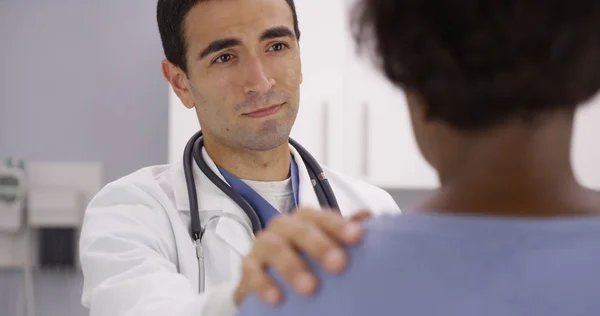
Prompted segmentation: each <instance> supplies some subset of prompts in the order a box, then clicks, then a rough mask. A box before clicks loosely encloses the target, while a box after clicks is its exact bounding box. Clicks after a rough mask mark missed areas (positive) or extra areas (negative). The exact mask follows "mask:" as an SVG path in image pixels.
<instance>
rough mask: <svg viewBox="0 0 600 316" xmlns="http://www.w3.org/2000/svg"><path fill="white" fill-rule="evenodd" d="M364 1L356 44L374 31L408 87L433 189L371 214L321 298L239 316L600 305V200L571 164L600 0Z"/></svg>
mask: <svg viewBox="0 0 600 316" xmlns="http://www.w3.org/2000/svg"><path fill="white" fill-rule="evenodd" d="M360 5H361V6H360V7H359V8H360V11H359V12H360V13H361V14H360V15H359V17H360V18H359V19H358V20H357V21H358V24H357V26H358V28H357V29H358V30H359V32H358V33H357V35H358V36H357V38H358V40H359V43H365V42H367V40H371V39H372V38H370V37H371V36H373V37H374V39H375V40H374V41H373V42H374V49H375V52H376V54H377V55H378V57H379V58H378V60H379V61H380V62H381V64H380V66H381V68H382V69H383V71H384V73H385V75H386V76H387V78H388V79H389V80H390V81H392V82H393V83H394V84H395V85H397V86H398V87H399V88H403V89H404V91H405V92H406V95H407V100H408V106H409V110H410V111H409V112H410V115H411V119H412V123H413V128H414V134H415V137H416V140H417V142H418V144H419V147H420V149H421V152H422V153H423V155H424V157H425V159H426V160H427V161H428V162H429V163H430V164H431V165H432V166H433V167H434V168H435V169H436V170H437V172H438V174H439V178H440V180H441V189H440V190H439V192H437V193H436V194H435V195H434V196H432V197H431V198H430V199H428V200H427V201H425V203H424V204H423V205H421V206H420V207H419V208H417V209H415V210H414V211H415V212H407V211H406V210H404V215H402V216H398V217H390V216H383V217H382V218H379V219H376V220H373V221H370V222H369V223H368V224H365V225H366V229H367V230H366V231H365V238H364V240H363V242H362V243H361V244H360V245H359V246H356V247H352V250H351V251H350V258H349V260H350V263H351V267H350V268H349V269H347V270H346V272H345V273H344V274H343V275H342V276H331V275H329V274H326V273H319V276H320V277H321V278H322V281H321V287H320V292H319V294H318V296H316V297H314V298H313V297H311V298H305V297H299V296H298V295H296V294H295V293H293V292H292V291H287V293H286V295H287V298H286V301H285V303H284V304H283V305H279V306H277V307H268V306H263V305H262V304H259V303H258V302H257V301H256V300H255V299H250V298H249V299H248V300H247V303H246V304H245V305H244V307H243V308H242V309H241V312H240V315H243V316H258V315H261V316H271V315H281V316H294V315H298V316H299V315H328V316H337V315H344V316H353V315H356V316H358V315H361V316H362V315H392V314H393V315H460V316H479V315H487V316H501V315H503V316H504V315H529V316H554V315H556V316H558V315H578V316H583V315H589V316H592V315H600V300H598V293H600V274H599V273H598V267H599V266H600V217H599V216H598V215H600V199H599V197H598V195H597V194H596V193H593V192H590V191H589V190H587V189H585V188H583V187H582V186H581V185H580V184H579V183H578V182H577V180H576V179H575V176H574V174H573V170H572V168H571V161H570V148H571V138H572V130H573V120H574V114H575V111H576V109H577V106H578V105H579V104H582V103H584V102H585V101H587V100H589V99H590V98H591V97H592V96H594V95H595V94H597V93H598V91H599V90H600V71H599V69H600V2H598V1H583V0H581V1H579V0H576V1H569V2H565V1H537V0H520V1H506V0H491V1H441V0H437V1H435V0H434V1H424V0H414V1H409V0H396V1H394V0H363V1H360ZM390 102H391V101H390ZM313 266H314V267H315V268H317V266H316V265H313ZM317 271H320V269H319V268H317ZM274 274H275V275H277V274H278V273H277V271H274Z"/></svg>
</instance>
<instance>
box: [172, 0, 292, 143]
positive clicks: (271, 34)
mask: <svg viewBox="0 0 600 316" xmlns="http://www.w3.org/2000/svg"><path fill="white" fill-rule="evenodd" d="M293 23H294V22H293V17H292V11H291V9H290V7H289V6H288V4H287V3H286V1H284V0H209V1H203V2H200V3H198V4H197V5H196V6H195V7H194V8H193V9H192V10H191V11H190V12H189V13H188V15H187V16H186V19H185V24H184V25H185V40H186V43H187V54H186V58H187V62H188V78H189V81H188V83H186V84H185V85H186V87H187V91H182V93H181V94H182V95H180V97H181V98H182V101H183V103H184V104H186V105H188V106H192V105H194V106H195V108H196V112H197V114H198V119H199V121H200V125H201V126H202V130H203V132H204V133H205V135H209V134H210V135H211V136H213V137H214V138H215V139H218V140H219V142H221V143H223V144H224V145H227V146H231V147H233V148H244V149H250V150H256V151H264V150H270V149H273V148H276V147H278V146H281V145H282V144H284V143H285V142H286V141H287V139H288V137H289V134H290V131H291V129H292V126H293V124H294V121H295V119H296V114H297V113H298V103H299V86H300V83H301V81H302V73H301V65H300V53H299V50H298V43H297V41H296V36H295V34H294V31H293V30H294V24H293ZM184 90H186V89H184ZM184 99H188V101H184Z"/></svg>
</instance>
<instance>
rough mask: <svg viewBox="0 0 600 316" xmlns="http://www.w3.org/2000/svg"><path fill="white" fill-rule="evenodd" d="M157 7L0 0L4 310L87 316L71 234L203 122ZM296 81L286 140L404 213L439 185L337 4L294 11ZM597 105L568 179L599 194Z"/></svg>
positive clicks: (400, 102) (582, 126)
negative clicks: (104, 191) (176, 66)
mask: <svg viewBox="0 0 600 316" xmlns="http://www.w3.org/2000/svg"><path fill="white" fill-rule="evenodd" d="M155 6H156V1H148V0H128V1H122V0H103V1H80V0H54V1H42V0H29V1H19V0H0V70H1V71H0V316H25V315H27V316H33V315H43V316H53V315H61V316H65V315H77V316H79V315H87V311H86V310H85V309H84V308H83V307H81V304H80V295H81V286H82V282H83V281H82V277H81V272H80V270H79V267H78V264H79V263H78V259H77V237H78V231H79V227H80V225H81V220H82V217H83V213H84V211H85V207H86V205H87V203H88V202H89V200H90V198H91V197H93V195H94V194H95V193H96V192H97V191H98V190H99V189H100V188H101V187H102V186H103V185H105V184H106V183H107V182H109V181H113V180H115V179H117V178H119V177H122V176H124V175H126V174H128V173H130V172H133V171H135V170H136V169H139V168H141V167H144V166H147V165H153V164H165V163H170V162H176V161H178V160H179V159H180V157H181V155H182V152H183V146H184V145H185V143H186V142H187V140H188V138H189V136H191V135H192V134H193V133H194V132H195V131H197V130H198V129H199V128H200V127H199V125H198V123H197V121H196V116H195V113H194V112H193V111H192V110H187V109H185V107H183V105H181V104H180V103H179V100H178V99H177V98H176V97H175V95H174V94H173V93H172V90H171V89H170V87H169V85H168V84H167V82H166V81H165V80H164V79H163V78H162V75H161V70H160V62H161V60H162V59H163V53H162V48H161V44H160V38H159V35H158V29H157V26H156V21H155ZM296 6H297V10H298V16H299V20H300V29H301V31H302V39H301V53H302V62H303V73H304V82H303V85H302V90H301V110H300V113H299V115H298V119H297V123H296V125H295V127H294V130H293V132H292V137H293V138H295V139H296V140H297V141H299V142H300V143H301V144H303V145H304V146H305V147H306V148H307V149H309V151H311V152H312V154H313V155H314V156H315V157H316V158H317V159H318V160H320V161H321V163H322V164H323V165H328V166H330V167H332V168H334V169H337V170H339V171H342V172H345V173H347V174H350V175H352V176H355V177H358V178H361V179H364V180H366V181H369V182H371V183H373V184H376V185H378V186H380V187H382V188H384V189H386V190H388V191H389V192H390V193H391V194H392V195H393V196H394V198H395V199H396V200H397V202H398V204H399V205H400V207H401V208H409V207H410V206H411V205H413V204H414V203H418V202H419V201H420V200H422V199H423V198H424V197H425V196H427V194H429V193H430V192H431V191H432V190H435V188H436V187H437V185H438V183H437V179H436V176H435V174H434V172H433V170H431V168H429V166H427V165H426V164H425V162H424V161H423V160H422V158H421V156H420V154H419V152H418V149H417V147H416V144H415V143H414V141H413V139H412V134H411V127H410V125H409V119H408V115H407V112H406V109H405V106H404V105H405V102H404V99H403V95H402V92H401V91H398V90H397V89H395V88H393V87H391V86H390V85H389V84H388V83H387V82H386V81H385V80H384V79H383V78H382V77H381V76H380V75H379V74H378V73H377V72H376V71H375V70H374V69H373V68H372V67H371V65H370V64H369V63H368V62H367V61H366V60H365V59H364V58H362V57H359V56H358V55H356V53H355V48H354V46H353V44H352V40H351V37H350V33H349V32H348V30H347V27H346V26H347V24H348V15H347V14H346V12H347V6H348V4H347V2H346V1H345V0H329V1H319V0H302V1H297V3H296ZM598 122H600V99H598V98H597V99H594V100H592V101H591V102H590V104H589V105H587V106H586V107H584V108H582V109H581V110H580V112H579V114H578V117H577V125H576V134H575V139H574V148H573V161H574V166H575V170H576V174H577V177H578V178H579V180H580V181H581V182H582V183H583V184H584V185H586V186H588V187H590V188H592V189H594V190H599V191H600V163H598V162H599V161H600V143H599V142H598V141H597V136H595V135H600V124H598Z"/></svg>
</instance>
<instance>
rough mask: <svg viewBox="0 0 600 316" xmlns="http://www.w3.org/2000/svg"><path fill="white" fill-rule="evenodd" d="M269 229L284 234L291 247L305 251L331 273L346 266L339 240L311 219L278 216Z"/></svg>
mask: <svg viewBox="0 0 600 316" xmlns="http://www.w3.org/2000/svg"><path fill="white" fill-rule="evenodd" d="M270 230H271V231H272V232H273V233H274V234H276V235H279V236H284V238H285V239H287V240H288V242H289V243H290V244H291V247H294V248H296V249H297V250H300V251H301V252H305V253H306V254H307V255H308V256H309V257H310V258H312V259H314V260H315V261H317V262H318V263H319V264H320V265H321V266H322V267H324V268H325V269H326V270H328V271H329V272H331V273H336V272H341V271H342V270H343V269H344V268H345V266H346V260H347V259H346V254H345V252H344V251H343V250H342V247H341V245H340V244H339V241H337V240H336V239H335V237H333V236H331V235H329V234H328V233H327V232H325V231H324V230H323V229H322V228H321V227H320V226H319V225H318V224H317V223H315V222H313V221H311V220H303V219H300V218H297V217H296V218H295V217H287V218H280V219H278V221H277V222H275V223H274V224H273V225H272V227H270Z"/></svg>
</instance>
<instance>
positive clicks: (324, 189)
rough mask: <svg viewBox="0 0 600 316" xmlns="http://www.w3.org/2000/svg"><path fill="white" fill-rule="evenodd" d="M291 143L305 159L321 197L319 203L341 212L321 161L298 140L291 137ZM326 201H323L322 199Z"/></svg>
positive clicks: (316, 191)
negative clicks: (320, 163)
mask: <svg viewBox="0 0 600 316" xmlns="http://www.w3.org/2000/svg"><path fill="white" fill-rule="evenodd" d="M289 141H290V144H292V146H293V147H294V148H295V149H296V150H297V151H298V153H299V154H300V157H302V160H303V161H304V164H305V165H306V166H307V168H306V169H307V170H308V173H309V175H310V177H311V180H312V181H315V183H313V187H314V188H315V193H316V194H317V197H318V198H319V203H320V204H321V206H322V207H324V206H329V207H330V208H331V209H334V210H337V211H338V212H339V209H340V206H339V205H338V202H337V199H336V198H335V194H334V193H333V189H332V188H331V185H330V184H329V180H327V177H325V173H324V172H323V169H321V166H320V165H319V163H318V162H317V161H316V160H315V158H314V157H313V156H312V155H311V154H310V153H309V152H308V150H306V149H305V148H304V147H302V146H301V145H300V144H298V142H296V141H295V140H293V139H291V138H290V139H289ZM322 199H323V200H324V201H321V200H322Z"/></svg>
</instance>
